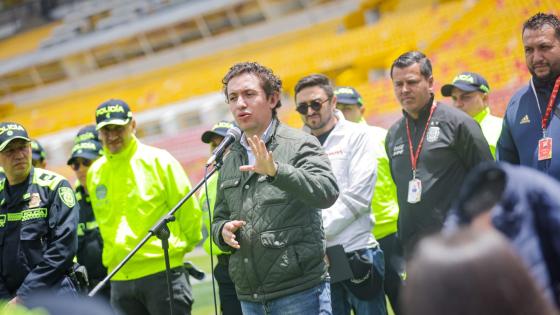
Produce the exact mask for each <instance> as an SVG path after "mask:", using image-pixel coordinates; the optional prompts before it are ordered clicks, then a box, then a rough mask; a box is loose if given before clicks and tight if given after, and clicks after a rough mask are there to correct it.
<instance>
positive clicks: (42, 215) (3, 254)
mask: <svg viewBox="0 0 560 315" xmlns="http://www.w3.org/2000/svg"><path fill="white" fill-rule="evenodd" d="M30 141H31V140H30V139H29V137H28V135H27V131H26V130H25V128H24V127H23V126H22V125H20V124H18V123H13V122H3V123H0V165H1V166H2V167H3V168H4V172H5V178H2V179H0V299H10V300H11V303H18V302H19V301H20V300H25V299H26V298H27V297H28V296H29V295H30V294H32V293H34V292H36V291H39V290H45V289H51V290H55V291H56V292H57V293H75V292H76V290H75V286H74V284H73V283H72V282H71V281H70V278H69V277H68V276H67V274H68V271H69V269H70V268H71V266H72V259H73V257H74V255H75V254H76V247H77V234H76V226H77V223H78V211H79V206H78V205H77V203H76V198H75V197H74V193H73V191H72V188H70V184H69V183H68V181H67V180H66V179H65V178H64V177H62V176H60V175H58V174H56V173H53V172H50V171H46V170H44V169H40V168H35V167H33V166H32V165H31V145H30Z"/></svg>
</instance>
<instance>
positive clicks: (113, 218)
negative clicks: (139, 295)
mask: <svg viewBox="0 0 560 315" xmlns="http://www.w3.org/2000/svg"><path fill="white" fill-rule="evenodd" d="M87 186H88V191H89V192H90V198H91V204H92V207H93V212H94V214H95V217H96V219H97V222H98V223H99V230H100V232H101V236H102V238H103V242H104V246H103V264H104V265H105V266H106V267H107V268H108V271H109V272H111V271H112V270H113V269H114V268H115V267H116V266H117V264H118V263H119V262H120V261H121V260H122V259H123V258H124V257H125V256H126V255H127V254H128V253H129V252H130V251H131V250H132V249H133V248H134V247H135V246H136V245H137V244H138V242H139V241H140V240H141V239H142V238H143V237H144V236H145V235H146V234H147V233H148V230H149V229H150V228H151V227H152V226H153V225H154V224H155V223H156V222H157V221H158V220H159V219H160V217H161V216H163V215H164V214H165V213H167V212H168V211H169V210H170V209H171V208H172V207H173V206H175V205H176V204H177V202H178V201H179V200H180V199H181V198H182V197H183V196H185V195H186V194H187V193H188V192H189V191H190V189H191V185H190V182H189V179H188V178H187V175H186V174H185V172H184V170H183V168H182V167H181V165H180V164H179V162H178V161H177V160H176V159H175V158H173V156H171V154H169V152H167V151H165V150H161V149H157V148H154V147H151V146H147V145H144V144H142V143H140V142H139V141H138V139H136V138H135V137H133V140H132V141H131V143H130V144H129V145H128V146H127V147H125V148H124V149H123V150H122V151H121V152H119V153H117V154H111V153H110V152H109V151H107V150H105V152H104V156H102V157H101V158H99V159H98V160H97V161H95V163H94V164H93V165H92V166H91V167H90V169H89V171H88V176H87ZM175 217H176V220H175V221H174V222H171V223H169V224H168V226H169V229H170V231H171V236H170V238H169V258H170V263H171V267H172V268H173V267H177V266H181V265H182V264H183V256H184V254H185V253H186V252H188V251H191V250H192V249H193V248H194V247H195V245H196V244H197V243H198V242H199V241H200V240H201V239H202V234H201V227H202V222H201V211H200V208H199V205H198V201H197V200H196V198H190V199H189V200H188V201H187V202H185V203H184V204H183V206H182V207H181V209H179V210H178V211H177V212H176V213H175ZM163 270H165V263H164V259H163V250H162V248H161V241H160V240H159V239H158V238H156V237H152V238H151V239H150V240H149V241H148V242H147V243H146V244H145V245H144V246H143V247H142V248H141V249H140V250H139V251H138V253H137V254H136V255H134V256H133V257H132V259H131V260H130V261H129V262H128V263H127V264H126V265H125V266H124V267H123V268H122V269H121V270H120V271H119V272H118V273H117V274H116V275H115V276H114V277H113V280H131V279H137V278H141V277H144V276H147V275H151V274H154V273H157V272H160V271H163Z"/></svg>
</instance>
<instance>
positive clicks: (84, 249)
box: [66, 125, 110, 299]
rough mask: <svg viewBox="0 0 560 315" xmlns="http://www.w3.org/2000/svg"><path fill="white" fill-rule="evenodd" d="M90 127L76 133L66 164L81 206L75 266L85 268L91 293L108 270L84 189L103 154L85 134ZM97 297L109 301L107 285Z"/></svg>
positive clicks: (97, 143) (95, 222)
mask: <svg viewBox="0 0 560 315" xmlns="http://www.w3.org/2000/svg"><path fill="white" fill-rule="evenodd" d="M92 126H93V125H92ZM93 127H94V126H93ZM90 128H91V127H90V126H86V127H84V128H82V129H80V131H78V134H77V135H76V138H75V139H74V141H75V144H74V146H73V147H72V154H71V156H70V158H69V159H68V162H67V163H66V164H68V165H69V166H70V167H72V170H73V171H74V174H76V178H77V181H76V185H75V187H74V192H75V194H76V199H77V200H78V203H79V205H80V219H79V222H78V252H77V253H76V257H77V259H78V263H79V264H81V265H83V266H85V267H86V270H87V273H88V277H89V289H90V290H91V289H93V288H94V287H95V286H96V285H97V284H98V283H99V282H101V280H103V279H104V278H105V277H106V276H107V268H106V267H105V266H103V262H102V257H101V256H102V253H103V239H102V238H101V233H100V232H99V224H98V223H97V220H95V216H94V214H93V209H92V207H91V200H90V194H89V191H88V190H87V186H86V180H87V172H88V170H89V168H90V166H91V164H92V163H93V162H94V161H95V160H97V159H98V158H99V157H100V156H101V155H102V154H103V148H102V145H101V143H100V142H99V141H96V140H95V136H93V135H94V134H93V132H91V131H88V129H90ZM83 135H87V136H83ZM84 139H86V140H84ZM100 294H101V295H103V297H105V298H107V299H109V297H110V286H109V285H107V286H106V287H104V288H103V289H102V291H100Z"/></svg>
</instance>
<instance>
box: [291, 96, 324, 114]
mask: <svg viewBox="0 0 560 315" xmlns="http://www.w3.org/2000/svg"><path fill="white" fill-rule="evenodd" d="M328 100H330V98H327V99H326V100H324V101H321V100H312V101H310V102H308V103H305V102H301V103H299V104H298V105H297V107H296V110H297V111H298V113H300V114H302V115H305V114H307V110H308V108H309V107H311V109H312V110H314V111H319V110H320V109H321V107H322V106H323V104H325V102H327V101H328Z"/></svg>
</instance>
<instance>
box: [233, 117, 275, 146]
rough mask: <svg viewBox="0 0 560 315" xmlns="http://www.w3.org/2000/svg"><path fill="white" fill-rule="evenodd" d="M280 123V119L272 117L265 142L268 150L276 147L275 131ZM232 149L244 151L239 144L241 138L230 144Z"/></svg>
mask: <svg viewBox="0 0 560 315" xmlns="http://www.w3.org/2000/svg"><path fill="white" fill-rule="evenodd" d="M279 125H280V121H279V120H278V118H276V117H272V126H270V133H269V134H270V138H269V139H268V141H267V142H266V147H267V149H268V150H269V151H273V150H274V148H276V145H277V144H276V132H277V131H278V126H279ZM230 150H232V151H240V152H245V148H244V147H243V145H241V138H240V139H239V140H237V141H236V142H235V143H234V144H233V145H232V146H231V149H230Z"/></svg>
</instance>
